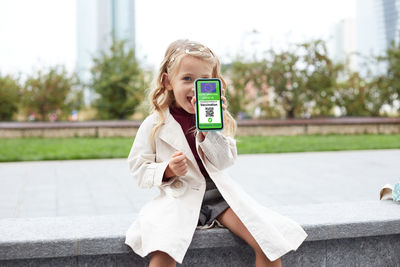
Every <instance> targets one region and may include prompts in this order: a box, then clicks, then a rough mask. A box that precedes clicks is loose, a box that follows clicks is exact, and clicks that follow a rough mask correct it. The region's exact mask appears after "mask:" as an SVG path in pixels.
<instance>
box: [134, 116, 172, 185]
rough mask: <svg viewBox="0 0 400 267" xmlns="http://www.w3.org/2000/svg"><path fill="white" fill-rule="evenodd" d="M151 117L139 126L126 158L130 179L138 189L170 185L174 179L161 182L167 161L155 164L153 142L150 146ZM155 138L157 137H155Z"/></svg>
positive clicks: (152, 124)
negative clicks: (136, 183)
mask: <svg viewBox="0 0 400 267" xmlns="http://www.w3.org/2000/svg"><path fill="white" fill-rule="evenodd" d="M153 121H154V118H153V116H149V117H147V118H146V119H145V120H144V121H143V122H142V124H141V125H140V127H139V129H138V131H137V133H136V137H135V141H134V142H133V145H132V148H131V151H130V153H129V156H128V164H129V170H130V174H131V177H132V178H133V179H135V180H136V181H137V182H138V186H139V187H140V188H152V187H153V186H160V185H168V184H171V183H172V182H173V181H174V180H175V178H173V179H170V180H168V181H167V182H163V181H162V179H163V176H164V171H165V169H166V168H167V166H168V163H169V161H163V162H156V153H155V149H156V147H155V142H154V141H153V149H154V151H153V149H152V147H151V146H150V134H151V131H152V129H153V126H154V123H153ZM155 138H157V137H155Z"/></svg>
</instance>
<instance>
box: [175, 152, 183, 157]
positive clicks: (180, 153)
mask: <svg viewBox="0 0 400 267" xmlns="http://www.w3.org/2000/svg"><path fill="white" fill-rule="evenodd" d="M182 154H183V152H182V151H176V152H175V153H174V154H172V157H173V158H174V157H177V156H179V155H182Z"/></svg>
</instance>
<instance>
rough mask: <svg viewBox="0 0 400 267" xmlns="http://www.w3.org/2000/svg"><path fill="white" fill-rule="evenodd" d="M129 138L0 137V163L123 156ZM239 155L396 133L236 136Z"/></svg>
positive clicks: (391, 145) (354, 145) (382, 144)
mask: <svg viewBox="0 0 400 267" xmlns="http://www.w3.org/2000/svg"><path fill="white" fill-rule="evenodd" d="M132 142H133V138H54V139H50V138H48V139H46V138H19V139H0V162H8V161H33V160H69V159H103V158H126V157H127V156H128V154H129V151H130V148H131V146H132ZM237 148H238V153H239V154H251V153H286V152H305V151H338V150H367V149H395V148H397V149H399V148H400V135H398V134H397V135H372V134H365V135H302V136H269V137H261V136H248V137H239V138H237Z"/></svg>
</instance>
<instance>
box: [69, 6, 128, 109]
mask: <svg viewBox="0 0 400 267" xmlns="http://www.w3.org/2000/svg"><path fill="white" fill-rule="evenodd" d="M76 7H77V23H76V27H77V29H76V32H77V66H76V70H77V72H78V74H79V77H80V78H81V79H82V81H85V82H88V81H89V79H90V67H91V66H92V58H93V57H94V56H97V55H98V54H99V53H100V51H103V50H105V49H107V48H108V47H109V46H110V44H111V40H112V37H115V38H117V39H124V40H128V44H129V45H130V46H131V47H133V48H135V43H136V41H135V1H134V0H85V1H76ZM84 95H85V102H86V103H88V102H90V101H91V99H92V95H91V94H90V93H89V91H86V92H85V94H84Z"/></svg>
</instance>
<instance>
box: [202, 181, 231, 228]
mask: <svg viewBox="0 0 400 267" xmlns="http://www.w3.org/2000/svg"><path fill="white" fill-rule="evenodd" d="M227 208H229V205H228V203H227V202H226V201H225V199H224V198H223V197H222V195H221V193H220V192H219V191H218V189H217V187H216V185H215V183H214V182H213V181H212V180H211V178H209V177H206V192H205V194H204V197H203V202H202V205H201V209H200V216H199V222H198V224H197V225H198V226H204V225H210V224H211V223H212V221H213V220H214V219H216V218H217V217H218V215H220V214H221V213H222V212H223V211H225V210H226V209H227Z"/></svg>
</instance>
